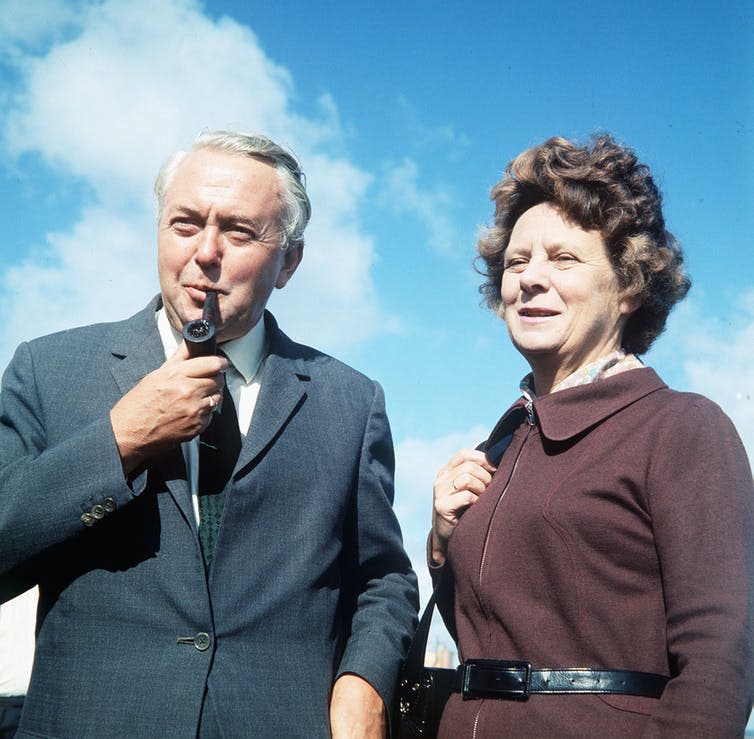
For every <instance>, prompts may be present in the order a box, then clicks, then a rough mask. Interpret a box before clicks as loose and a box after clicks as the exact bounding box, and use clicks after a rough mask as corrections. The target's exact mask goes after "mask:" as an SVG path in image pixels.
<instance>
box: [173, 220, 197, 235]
mask: <svg viewBox="0 0 754 739" xmlns="http://www.w3.org/2000/svg"><path fill="white" fill-rule="evenodd" d="M170 227H171V228H172V229H173V231H175V232H176V233H177V234H178V235H179V236H193V235H194V234H195V233H197V232H198V231H199V226H197V225H196V223H192V222H191V221H173V222H172V223H171V224H170Z"/></svg>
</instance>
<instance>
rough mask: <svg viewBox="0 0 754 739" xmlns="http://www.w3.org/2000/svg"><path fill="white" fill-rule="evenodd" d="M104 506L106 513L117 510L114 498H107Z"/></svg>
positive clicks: (103, 503) (103, 502)
mask: <svg viewBox="0 0 754 739" xmlns="http://www.w3.org/2000/svg"><path fill="white" fill-rule="evenodd" d="M102 507H103V508H104V509H105V513H113V511H115V500H114V499H113V498H105V499H104V500H103V501H102Z"/></svg>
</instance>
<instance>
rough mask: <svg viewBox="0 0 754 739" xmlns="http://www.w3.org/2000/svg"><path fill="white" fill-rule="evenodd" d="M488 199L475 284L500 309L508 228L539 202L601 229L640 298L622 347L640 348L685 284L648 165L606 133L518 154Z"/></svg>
mask: <svg viewBox="0 0 754 739" xmlns="http://www.w3.org/2000/svg"><path fill="white" fill-rule="evenodd" d="M490 197H491V199H492V200H494V202H495V219H494V222H493V224H492V226H491V227H490V228H489V229H487V230H486V232H485V233H484V234H483V235H482V237H481V238H480V239H479V242H478V244H477V252H478V253H479V257H480V258H481V260H482V261H483V262H484V265H485V269H484V270H483V271H482V274H483V275H484V276H485V277H486V280H485V281H484V282H483V283H482V285H481V287H480V288H479V290H480V292H481V293H482V294H483V295H484V297H485V299H486V301H487V305H488V306H489V307H490V308H491V309H492V310H495V311H499V309H500V303H501V297H500V283H501V280H502V276H503V259H504V255H505V250H506V248H507V246H508V242H509V241H510V236H511V231H512V230H513V226H514V225H515V223H516V221H517V220H518V219H519V217H520V216H521V215H522V214H523V213H524V212H525V211H527V210H528V209H529V208H531V207H533V206H535V205H538V204H539V203H543V202H549V203H552V204H553V205H555V206H556V207H558V208H559V209H560V210H561V212H562V213H563V215H564V217H566V218H568V220H570V221H573V222H574V223H576V224H578V225H579V226H580V227H581V228H583V229H585V230H597V231H599V232H600V233H601V234H602V237H603V239H604V240H605V245H606V247H607V250H608V253H609V255H610V261H611V263H612V265H613V269H614V270H615V274H616V277H617V279H618V285H619V286H620V288H621V289H623V290H625V291H626V293H627V294H628V295H631V296H636V297H638V298H639V302H640V306H639V308H638V309H637V310H636V311H634V312H633V313H632V314H631V315H630V316H629V319H628V321H627V323H626V327H625V330H624V332H623V341H622V345H623V348H624V349H625V351H627V352H634V353H636V354H644V353H645V352H646V351H647V350H648V349H649V347H650V346H651V344H652V342H653V341H654V340H655V339H656V338H657V337H658V336H659V335H660V334H661V333H662V331H663V329H664V328H665V321H666V320H667V317H668V314H669V313H670V311H671V309H672V308H673V306H674V305H675V304H676V303H677V302H678V301H679V300H682V299H683V298H684V297H685V295H686V293H687V292H688V290H689V288H690V287H691V282H690V280H689V279H688V277H687V276H686V275H685V273H684V271H683V253H682V252H681V249H680V247H679V245H678V243H677V241H676V239H675V237H674V236H673V234H671V233H670V232H669V231H666V230H665V219H664V218H663V215H662V195H661V194H660V191H659V190H658V188H657V186H656V185H655V183H654V180H653V179H652V176H651V174H650V172H649V168H648V167H647V166H646V165H644V164H642V163H640V162H639V160H638V159H637V157H636V154H634V152H633V151H632V150H631V149H629V148H627V147H625V146H622V145H621V144H618V143H617V142H616V141H615V140H614V139H613V138H612V136H610V135H608V134H602V135H600V136H596V137H594V138H593V139H592V141H591V142H590V145H587V146H578V145H576V144H575V143H574V142H572V141H569V140H568V139H564V138H560V137H555V138H551V139H548V140H547V141H545V142H544V143H543V144H541V145H540V146H535V147H534V148H532V149H529V150H527V151H525V152H523V153H522V154H519V156H517V157H516V158H515V159H514V160H513V161H512V162H511V163H510V164H509V165H508V166H507V167H506V169H505V174H504V176H503V179H502V180H500V182H498V183H497V184H496V185H495V186H494V187H493V188H492V192H491V194H490Z"/></svg>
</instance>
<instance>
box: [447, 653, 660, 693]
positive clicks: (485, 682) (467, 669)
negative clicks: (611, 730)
mask: <svg viewBox="0 0 754 739" xmlns="http://www.w3.org/2000/svg"><path fill="white" fill-rule="evenodd" d="M668 679H669V678H667V677H665V676H664V675H655V674H653V673H651V672H636V671H634V670H601V669H592V668H575V669H565V670H560V669H536V670H535V669H532V666H531V664H530V663H529V662H519V661H509V660H499V659H471V660H468V661H466V662H464V663H463V664H462V665H460V666H459V667H458V669H457V670H456V675H455V683H454V686H453V690H454V691H455V692H459V693H463V698H464V700H466V699H469V698H508V699H512V700H526V699H527V698H528V697H529V696H530V695H531V694H532V693H544V694H551V695H561V694H565V693H618V694H623V695H642V696H645V697H647V698H659V697H660V696H661V695H662V691H663V690H664V688H665V684H666V683H667V682H668Z"/></svg>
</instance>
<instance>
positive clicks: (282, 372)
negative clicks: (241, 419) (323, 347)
mask: <svg viewBox="0 0 754 739" xmlns="http://www.w3.org/2000/svg"><path fill="white" fill-rule="evenodd" d="M265 324H266V325H265V330H266V332H267V336H268V337H269V347H270V349H269V353H268V355H267V359H266V360H265V364H264V370H263V371H262V379H261V381H260V390H259V397H258V399H257V403H256V406H255V407H254V414H253V416H252V418H251V424H250V426H249V433H248V434H247V435H246V439H245V441H244V444H243V446H242V447H241V453H240V455H239V457H238V464H237V466H236V474H237V473H238V472H239V471H240V470H242V469H243V468H244V467H246V466H247V465H249V464H251V463H252V462H253V461H254V460H255V459H256V458H257V457H259V455H261V454H263V453H264V452H265V451H266V450H267V449H268V448H269V447H270V446H271V445H272V443H273V442H274V441H275V439H276V438H277V436H278V435H279V433H280V431H281V430H282V429H283V428H284V426H285V425H286V423H287V422H288V420H289V419H290V418H291V416H292V415H293V414H294V413H295V411H296V409H297V408H298V407H299V406H300V405H301V403H302V402H303V401H304V399H305V397H306V392H307V386H308V383H309V381H310V380H311V377H310V374H309V368H308V366H307V364H306V362H305V361H304V360H303V359H302V358H301V356H300V353H299V352H296V350H295V349H296V345H295V344H294V343H293V342H292V341H291V340H290V339H289V338H288V337H287V336H286V335H285V334H284V333H283V332H282V331H280V329H279V328H278V327H277V323H276V322H275V319H274V318H273V317H272V315H271V314H270V313H265Z"/></svg>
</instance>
